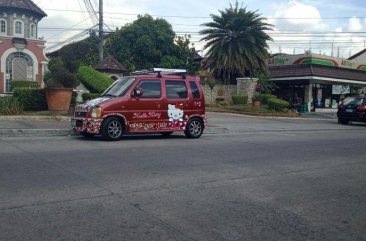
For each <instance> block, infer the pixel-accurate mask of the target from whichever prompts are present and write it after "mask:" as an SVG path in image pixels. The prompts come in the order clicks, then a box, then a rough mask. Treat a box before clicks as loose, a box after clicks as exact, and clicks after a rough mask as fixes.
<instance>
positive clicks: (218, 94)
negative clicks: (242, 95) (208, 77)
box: [202, 85, 237, 104]
mask: <svg viewBox="0 0 366 241" xmlns="http://www.w3.org/2000/svg"><path fill="white" fill-rule="evenodd" d="M202 87H203V92H204V94H205V101H206V104H215V103H216V102H217V101H229V102H230V101H231V96H232V95H233V94H236V93H237V87H236V85H216V86H215V87H214V88H213V90H212V93H211V89H210V87H209V86H208V85H203V86H202Z"/></svg>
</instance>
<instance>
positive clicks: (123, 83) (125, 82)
mask: <svg viewBox="0 0 366 241" xmlns="http://www.w3.org/2000/svg"><path fill="white" fill-rule="evenodd" d="M133 82H135V78H134V77H124V78H121V79H118V80H116V81H115V82H114V83H113V84H112V85H111V86H109V87H108V89H107V90H106V91H104V93H103V94H102V96H111V97H117V96H124V95H125V94H126V92H127V91H128V89H129V88H130V87H131V85H132V84H133Z"/></svg>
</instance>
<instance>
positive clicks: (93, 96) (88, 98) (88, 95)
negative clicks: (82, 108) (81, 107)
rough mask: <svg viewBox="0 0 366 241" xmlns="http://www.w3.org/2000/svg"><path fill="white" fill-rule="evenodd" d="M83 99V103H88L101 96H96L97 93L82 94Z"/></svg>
mask: <svg viewBox="0 0 366 241" xmlns="http://www.w3.org/2000/svg"><path fill="white" fill-rule="evenodd" d="M82 97H83V101H84V102H85V101H87V100H91V99H95V98H98V97H100V94H96V93H84V94H82Z"/></svg>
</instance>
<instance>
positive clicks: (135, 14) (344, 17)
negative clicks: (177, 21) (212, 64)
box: [44, 0, 366, 20]
mask: <svg viewBox="0 0 366 241" xmlns="http://www.w3.org/2000/svg"><path fill="white" fill-rule="evenodd" d="M85 1H88V2H89V3H90V1H89V0H85ZM90 5H91V6H92V4H91V3H90ZM44 10H45V11H58V12H89V11H83V10H73V9H54V8H48V9H44ZM104 14H118V15H128V16H138V15H144V14H146V13H121V12H104ZM149 15H150V16H153V17H166V18H193V19H199V18H202V19H207V18H209V19H212V17H211V16H185V15H155V14H149ZM264 18H266V19H275V20H276V19H279V20H282V19H284V20H287V19H290V20H293V19H299V20H307V19H309V20H322V19H351V18H356V19H362V18H366V16H359V17H357V16H338V17H318V18H315V17H311V18H303V17H291V18H289V17H264Z"/></svg>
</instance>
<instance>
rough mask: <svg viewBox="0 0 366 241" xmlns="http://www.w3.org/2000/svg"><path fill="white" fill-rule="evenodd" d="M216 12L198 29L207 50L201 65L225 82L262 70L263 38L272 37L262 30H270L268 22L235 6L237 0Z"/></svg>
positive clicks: (265, 39)
mask: <svg viewBox="0 0 366 241" xmlns="http://www.w3.org/2000/svg"><path fill="white" fill-rule="evenodd" d="M219 12H220V14H219V15H215V14H211V17H212V20H213V21H212V22H208V23H204V24H203V26H204V27H207V28H205V29H203V30H201V31H200V34H201V35H204V37H203V38H202V39H201V41H206V44H205V46H204V49H205V50H207V54H206V57H207V60H206V61H205V63H204V67H205V68H207V69H208V70H209V72H210V73H211V74H212V75H213V76H214V77H215V78H217V79H219V80H221V81H223V82H225V83H233V82H235V80H236V78H237V77H243V76H252V75H253V73H254V72H257V71H260V70H264V69H265V68H266V67H265V59H266V58H267V56H268V51H267V49H268V45H267V42H266V41H269V40H272V38H271V37H270V36H269V35H268V34H266V32H265V31H267V30H272V25H271V24H267V23H265V20H266V19H265V18H262V17H260V14H258V13H257V11H255V12H252V11H247V9H246V7H245V8H243V7H242V6H240V7H239V3H238V2H236V3H235V6H233V5H232V4H230V7H229V8H226V9H225V10H224V11H222V10H220V11H219Z"/></svg>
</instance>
